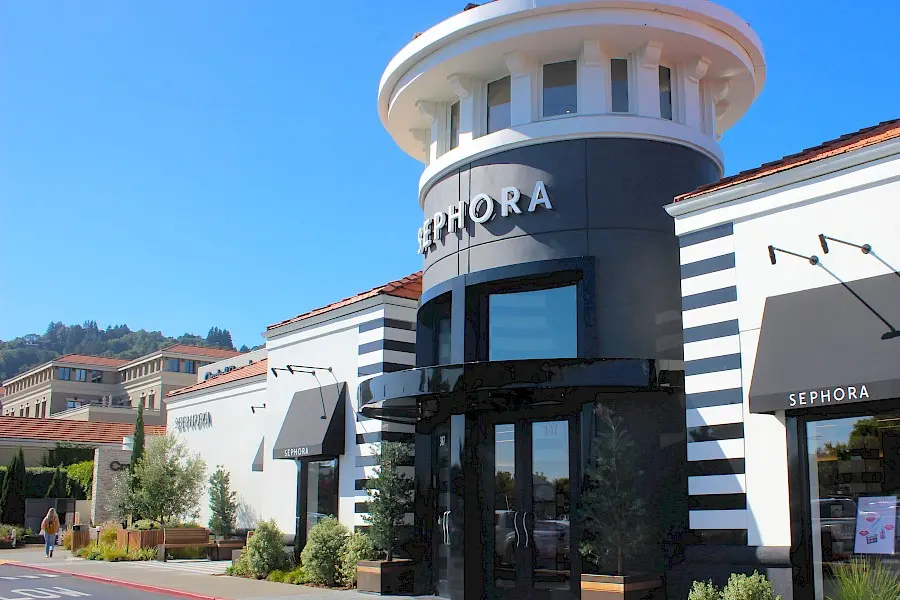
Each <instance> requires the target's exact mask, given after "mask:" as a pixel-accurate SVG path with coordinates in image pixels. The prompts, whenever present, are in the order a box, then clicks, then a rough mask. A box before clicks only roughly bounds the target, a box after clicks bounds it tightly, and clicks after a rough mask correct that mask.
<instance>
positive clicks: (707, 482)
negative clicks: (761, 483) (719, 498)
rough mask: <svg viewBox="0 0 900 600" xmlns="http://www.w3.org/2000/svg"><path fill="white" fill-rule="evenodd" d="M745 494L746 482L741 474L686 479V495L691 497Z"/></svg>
mask: <svg viewBox="0 0 900 600" xmlns="http://www.w3.org/2000/svg"><path fill="white" fill-rule="evenodd" d="M746 492H747V482H746V478H745V476H744V474H743V473H739V474H733V475H703V476H701V477H688V494H690V495H691V496H703V495H706V494H744V493H746Z"/></svg>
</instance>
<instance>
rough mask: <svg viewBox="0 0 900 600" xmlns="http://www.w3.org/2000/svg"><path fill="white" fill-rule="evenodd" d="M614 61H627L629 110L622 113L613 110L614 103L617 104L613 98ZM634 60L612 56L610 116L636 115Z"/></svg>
mask: <svg viewBox="0 0 900 600" xmlns="http://www.w3.org/2000/svg"><path fill="white" fill-rule="evenodd" d="M614 60H624V61H625V91H626V93H627V94H628V98H627V100H628V110H625V111H621V110H615V109H614V108H613V103H614V102H615V98H614V96H613V78H612V61H614ZM633 63H634V60H633V59H632V57H631V56H630V55H625V56H610V57H609V114H611V115H633V114H635V101H634V96H635V94H634V76H633V75H634V74H633V73H632V65H633Z"/></svg>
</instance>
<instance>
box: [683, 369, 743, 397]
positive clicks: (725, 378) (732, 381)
mask: <svg viewBox="0 0 900 600" xmlns="http://www.w3.org/2000/svg"><path fill="white" fill-rule="evenodd" d="M739 387H741V370H740V369H730V370H728V371H715V372H713V373H703V374H702V375H688V376H687V377H685V378H684V391H685V392H686V393H688V394H702V393H703V392H717V391H719V390H731V389H734V388H739Z"/></svg>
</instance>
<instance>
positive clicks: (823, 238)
mask: <svg viewBox="0 0 900 600" xmlns="http://www.w3.org/2000/svg"><path fill="white" fill-rule="evenodd" d="M828 242H837V243H838V244H844V245H845V246H852V247H854V248H859V249H860V251H861V252H862V253H863V254H868V253H869V252H871V251H872V246H870V245H869V244H862V245H860V244H854V243H853V242H845V241H844V240H839V239H837V238H833V237H829V236H827V235H825V234H824V233H820V234H819V244H820V245H821V246H822V252H824V253H825V254H828Z"/></svg>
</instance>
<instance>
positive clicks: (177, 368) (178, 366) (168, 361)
mask: <svg viewBox="0 0 900 600" xmlns="http://www.w3.org/2000/svg"><path fill="white" fill-rule="evenodd" d="M172 363H174V364H175V369H174V370H173V369H172ZM180 369H181V360H180V359H178V358H167V359H166V371H168V372H169V373H181V370H180Z"/></svg>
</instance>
